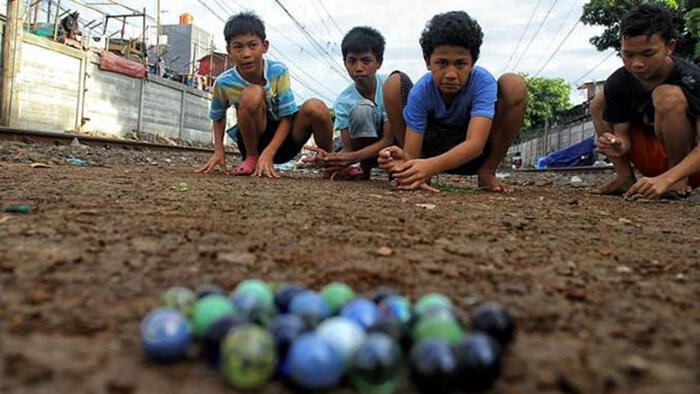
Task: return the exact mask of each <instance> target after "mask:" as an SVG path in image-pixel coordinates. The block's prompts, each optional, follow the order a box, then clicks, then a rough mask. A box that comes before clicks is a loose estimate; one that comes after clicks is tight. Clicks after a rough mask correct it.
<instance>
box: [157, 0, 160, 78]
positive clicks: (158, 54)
mask: <svg viewBox="0 0 700 394" xmlns="http://www.w3.org/2000/svg"><path fill="white" fill-rule="evenodd" d="M160 34H161V33H160V0H156V74H157V75H158V76H159V77H160V75H161V74H160Z"/></svg>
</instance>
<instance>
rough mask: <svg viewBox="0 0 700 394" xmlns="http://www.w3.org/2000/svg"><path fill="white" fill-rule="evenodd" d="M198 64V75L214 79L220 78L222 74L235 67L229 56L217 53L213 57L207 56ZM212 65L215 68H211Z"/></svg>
mask: <svg viewBox="0 0 700 394" xmlns="http://www.w3.org/2000/svg"><path fill="white" fill-rule="evenodd" d="M212 58H213V61H212ZM197 63H199V68H198V70H197V74H199V75H203V76H211V77H213V78H216V77H218V76H219V75H220V74H221V73H223V72H224V71H226V70H228V69H229V68H232V67H233V62H232V61H231V59H230V58H229V56H228V54H226V53H221V52H215V53H214V56H213V57H212V55H211V54H207V55H205V56H204V57H202V58H201V59H199V60H198V61H197ZM212 64H213V65H214V67H213V68H212V66H211V65H212Z"/></svg>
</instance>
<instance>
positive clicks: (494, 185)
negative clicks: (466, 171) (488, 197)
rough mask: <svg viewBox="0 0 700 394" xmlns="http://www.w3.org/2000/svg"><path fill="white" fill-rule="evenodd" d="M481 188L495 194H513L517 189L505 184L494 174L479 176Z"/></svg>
mask: <svg viewBox="0 0 700 394" xmlns="http://www.w3.org/2000/svg"><path fill="white" fill-rule="evenodd" d="M478 178H479V188H480V189H483V190H486V191H488V192H494V193H512V192H514V191H515V188H514V187H513V186H511V185H509V184H507V183H503V182H501V181H499V180H498V178H496V175H494V174H478Z"/></svg>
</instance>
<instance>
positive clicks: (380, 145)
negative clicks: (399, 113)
mask: <svg viewBox="0 0 700 394" xmlns="http://www.w3.org/2000/svg"><path fill="white" fill-rule="evenodd" d="M348 137H349V135H348ZM393 140H394V133H393V132H392V131H391V124H389V122H388V121H387V122H384V131H383V134H382V138H380V139H379V140H378V141H377V142H375V143H373V144H370V145H367V146H366V147H364V148H362V149H359V150H357V151H354V152H348V154H350V155H351V156H350V158H351V159H352V160H353V162H358V161H363V160H369V159H373V158H375V157H377V155H379V151H380V150H382V149H384V148H386V147H387V146H389V145H391V143H392V141H393Z"/></svg>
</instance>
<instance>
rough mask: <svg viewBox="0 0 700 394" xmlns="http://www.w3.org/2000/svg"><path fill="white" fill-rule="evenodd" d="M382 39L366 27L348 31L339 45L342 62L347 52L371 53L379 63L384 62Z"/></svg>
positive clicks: (383, 43)
mask: <svg viewBox="0 0 700 394" xmlns="http://www.w3.org/2000/svg"><path fill="white" fill-rule="evenodd" d="M384 46H385V41H384V37H383V36H382V35H381V33H379V32H378V31H377V30H376V29H373V28H371V27H367V26H357V27H353V28H352V29H350V31H349V32H347V34H345V37H343V42H342V43H341V44H340V49H341V52H342V53H343V61H345V58H347V57H348V53H349V52H354V53H358V52H365V51H371V52H372V53H373V54H374V56H375V57H376V58H377V61H378V62H379V63H381V62H383V61H384Z"/></svg>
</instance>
